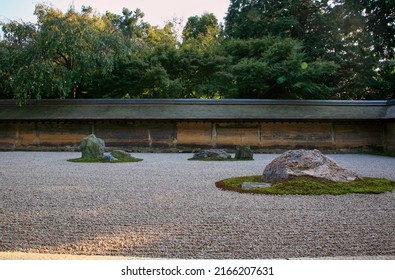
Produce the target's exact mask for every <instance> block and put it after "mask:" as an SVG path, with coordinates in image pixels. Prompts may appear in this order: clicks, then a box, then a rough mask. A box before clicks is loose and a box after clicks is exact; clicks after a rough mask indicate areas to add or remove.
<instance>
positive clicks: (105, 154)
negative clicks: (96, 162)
mask: <svg viewBox="0 0 395 280" xmlns="http://www.w3.org/2000/svg"><path fill="white" fill-rule="evenodd" d="M103 159H104V160H107V161H117V160H118V159H117V158H116V157H114V156H113V155H112V154H111V153H104V155H103Z"/></svg>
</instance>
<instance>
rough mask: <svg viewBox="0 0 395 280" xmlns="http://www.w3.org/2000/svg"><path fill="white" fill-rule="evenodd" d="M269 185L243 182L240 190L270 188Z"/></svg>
mask: <svg viewBox="0 0 395 280" xmlns="http://www.w3.org/2000/svg"><path fill="white" fill-rule="evenodd" d="M271 186H272V184H270V183H257V182H244V183H242V184H241V188H242V189H243V190H251V189H263V188H268V187H271Z"/></svg>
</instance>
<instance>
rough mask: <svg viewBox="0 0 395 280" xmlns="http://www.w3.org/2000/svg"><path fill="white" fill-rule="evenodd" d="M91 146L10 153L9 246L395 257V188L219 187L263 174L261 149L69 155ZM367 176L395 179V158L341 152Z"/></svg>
mask: <svg viewBox="0 0 395 280" xmlns="http://www.w3.org/2000/svg"><path fill="white" fill-rule="evenodd" d="M79 156H80V153H70V152H62V153H60V152H53V153H48V152H3V153H0V226H1V230H0V251H22V252H32V253H60V254H79V255H80V254H81V255H116V256H131V257H143V258H186V259H189V258H214V259H228V258H232V259H244V258H260V259H265V258H306V257H307V258H308V257H332V256H374V255H386V256H393V257H394V258H395V235H394V232H395V192H394V191H393V192H387V193H383V194H379V195H363V194H350V195H342V196H329V195H325V196H264V195H250V194H239V193H235V192H229V191H223V190H220V189H217V188H216V187H215V185H214V183H215V182H216V181H219V180H221V179H224V178H228V177H232V176H247V175H258V174H261V173H262V172H263V169H264V167H265V166H266V164H268V163H269V162H270V161H271V160H272V159H274V157H276V156H277V155H255V156H254V157H255V160H254V161H239V162H199V161H188V160H187V159H188V158H190V157H191V156H192V155H191V154H133V156H135V157H139V158H143V159H144V161H142V162H138V163H118V164H116V163H113V164H83V163H71V162H67V161H66V160H67V159H70V158H77V157H79ZM330 157H332V158H333V159H335V160H336V161H337V162H338V163H339V164H340V165H342V166H344V167H347V168H351V169H353V170H355V171H356V172H357V173H358V174H359V175H360V176H368V177H385V178H388V179H392V180H395V158H391V157H381V156H372V155H351V154H348V155H330Z"/></svg>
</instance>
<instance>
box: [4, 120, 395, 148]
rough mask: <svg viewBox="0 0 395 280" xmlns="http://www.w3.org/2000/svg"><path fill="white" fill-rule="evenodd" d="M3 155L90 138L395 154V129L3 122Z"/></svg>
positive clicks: (132, 143) (133, 144)
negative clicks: (369, 151) (89, 136)
mask: <svg viewBox="0 0 395 280" xmlns="http://www.w3.org/2000/svg"><path fill="white" fill-rule="evenodd" d="M0 132H1V133H0V149H2V150H15V149H16V150H18V149H23V150H25V149H28V150H29V149H30V150H46V149H54V150H73V149H78V146H79V143H80V141H81V139H82V138H83V137H85V136H87V135H89V134H91V133H95V134H96V136H97V137H100V138H102V139H104V140H105V142H106V146H107V147H109V148H112V147H114V148H115V147H121V148H124V149H130V150H146V149H162V150H168V149H179V150H185V151H190V150H193V149H195V148H206V147H220V148H235V147H236V146H241V145H249V146H251V147H253V148H255V149H256V150H262V151H270V150H273V149H277V150H284V149H294V148H318V149H321V150H332V151H352V150H358V151H361V150H387V151H393V152H395V140H394V139H395V124H394V123H383V122H360V123H358V122H348V123H346V122H312V121H311V122H308V121H304V122H251V121H238V122H236V121H233V122H226V121H196V122H195V121H151V122H150V121H137V122H131V121H68V122H40V121H35V122H0Z"/></svg>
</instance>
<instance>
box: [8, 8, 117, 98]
mask: <svg viewBox="0 0 395 280" xmlns="http://www.w3.org/2000/svg"><path fill="white" fill-rule="evenodd" d="M35 15H37V26H33V25H30V24H25V23H14V22H12V23H9V24H4V25H3V32H4V34H5V44H6V46H7V48H8V50H9V53H10V57H11V61H12V65H13V70H12V71H11V72H10V73H9V74H10V77H11V87H12V91H13V94H14V96H15V98H16V99H17V100H19V101H20V102H23V101H24V100H26V99H29V98H43V97H45V98H54V97H55V98H68V97H74V98H81V97H84V95H85V94H86V90H87V89H88V88H89V87H90V86H91V85H92V83H94V80H93V78H94V77H96V76H97V75H98V74H101V75H106V74H108V73H110V72H111V71H112V70H113V69H114V67H115V64H114V61H115V60H116V59H117V57H119V56H120V55H122V53H123V52H124V51H125V42H124V41H123V37H121V36H120V35H119V33H118V32H116V30H114V28H113V25H112V24H111V22H110V21H109V20H108V18H106V17H100V16H98V15H95V14H93V13H92V9H85V10H83V12H81V13H77V12H75V11H74V10H73V9H70V10H69V11H68V12H67V13H65V14H63V13H62V12H61V11H59V10H56V9H54V8H52V7H49V6H46V5H37V6H36V10H35Z"/></svg>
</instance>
